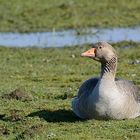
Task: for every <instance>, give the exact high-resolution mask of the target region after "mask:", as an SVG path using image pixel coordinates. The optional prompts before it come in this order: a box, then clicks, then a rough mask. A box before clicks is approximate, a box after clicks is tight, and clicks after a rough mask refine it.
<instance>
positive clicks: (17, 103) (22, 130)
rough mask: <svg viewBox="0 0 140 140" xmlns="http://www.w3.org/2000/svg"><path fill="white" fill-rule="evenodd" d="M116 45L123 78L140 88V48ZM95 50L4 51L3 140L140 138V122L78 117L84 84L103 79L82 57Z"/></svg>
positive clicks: (0, 84) (0, 56) (0, 55)
mask: <svg viewBox="0 0 140 140" xmlns="http://www.w3.org/2000/svg"><path fill="white" fill-rule="evenodd" d="M113 46H114V47H116V49H117V50H118V54H119V65H118V71H117V77H121V78H125V79H129V80H132V81H134V83H135V84H137V85H138V86H140V79H139V77H140V73H139V71H140V66H139V65H140V64H133V63H132V62H133V61H135V60H139V59H140V44H136V43H133V42H122V43H118V44H113ZM89 47H90V46H88V45H86V46H82V47H79V46H77V47H71V48H67V47H66V48H48V49H39V48H24V49H21V48H5V47H0V60H1V61H0V79H1V80H0V139H9V140H11V139H16V140H19V139H34V140H35V139H39V140H44V139H55V140H62V139H64V140H71V139H77V140H78V139H81V140H85V139H87V140H91V139H98V140H100V139H117V140H122V139H131V140H132V139H133V140H138V139H139V137H140V118H136V119H134V120H122V121H115V120H109V121H104V120H100V121H99V120H87V121H83V120H80V119H78V118H77V117H76V116H75V115H74V114H73V112H72V110H71V98H72V97H74V96H75V95H76V94H77V91H78V88H79V86H80V85H81V83H82V82H83V81H84V80H86V79H88V78H90V77H92V76H96V75H98V74H99V64H98V63H97V62H93V60H90V59H86V58H81V57H80V53H81V52H83V51H84V50H86V49H87V48H89ZM29 95H30V96H29ZM28 97H29V100H28ZM31 97H32V98H31ZM30 98H31V99H30Z"/></svg>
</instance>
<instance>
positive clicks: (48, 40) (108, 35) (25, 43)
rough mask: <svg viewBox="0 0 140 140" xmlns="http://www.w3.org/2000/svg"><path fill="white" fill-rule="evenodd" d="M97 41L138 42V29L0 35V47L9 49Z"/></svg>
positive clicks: (92, 29) (62, 45)
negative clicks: (8, 47)
mask: <svg viewBox="0 0 140 140" xmlns="http://www.w3.org/2000/svg"><path fill="white" fill-rule="evenodd" d="M97 41H108V42H114V43H116V42H120V41H134V42H140V27H133V28H109V29H104V28H103V29H98V28H90V29H86V30H82V31H80V34H79V33H77V31H75V30H65V31H58V32H55V31H53V32H35V33H0V45H1V46H10V47H34V46H35V47H43V48H46V47H64V46H73V45H82V44H86V43H95V42H97Z"/></svg>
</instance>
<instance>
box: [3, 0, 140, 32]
mask: <svg viewBox="0 0 140 140" xmlns="http://www.w3.org/2000/svg"><path fill="white" fill-rule="evenodd" d="M0 19H1V20H0V31H14V32H16V31H20V32H28V31H48V30H51V31H52V30H53V31H54V30H57V29H65V28H75V29H78V28H86V27H90V26H92V27H93V26H94V27H113V26H114V27H120V26H123V27H125V26H137V25H139V23H140V1H139V0H131V1H130V0H121V1H120V0H116V1H115V2H114V1H113V0H100V1H99V0H94V1H92V0H59V1H58V0H27V1H23V0H21V1H20V0H10V1H6V0H0Z"/></svg>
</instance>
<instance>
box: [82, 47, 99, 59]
mask: <svg viewBox="0 0 140 140" xmlns="http://www.w3.org/2000/svg"><path fill="white" fill-rule="evenodd" d="M95 50H96V49H95V48H91V49H89V50H88V51H86V52H84V53H82V54H81V56H83V57H90V58H94V57H95Z"/></svg>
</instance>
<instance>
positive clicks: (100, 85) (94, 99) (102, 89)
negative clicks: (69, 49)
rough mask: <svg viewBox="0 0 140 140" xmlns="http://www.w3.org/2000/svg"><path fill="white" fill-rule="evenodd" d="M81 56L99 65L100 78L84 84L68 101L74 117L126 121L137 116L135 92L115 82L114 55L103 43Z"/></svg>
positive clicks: (139, 107) (129, 85) (128, 84)
mask: <svg viewBox="0 0 140 140" xmlns="http://www.w3.org/2000/svg"><path fill="white" fill-rule="evenodd" d="M82 56H86V57H89V58H92V59H94V60H96V61H99V62H100V63H101V74H100V77H99V78H97V77H95V78H90V79H88V80H86V81H85V82H84V83H83V84H82V85H81V87H80V88H79V91H78V95H77V97H75V98H74V99H73V101H72V109H73V111H74V113H75V114H76V115H77V116H79V117H80V118H83V119H91V118H98V119H100V118H109V119H130V118H136V117H138V116H139V115H140V95H139V91H140V90H139V88H138V87H137V86H136V85H134V84H133V83H132V82H130V81H127V80H122V79H117V78H115V74H116V68H117V55H116V52H115V50H114V49H113V48H112V46H111V45H109V44H108V43H106V42H99V43H97V44H95V49H94V48H93V49H90V50H88V51H87V52H85V53H83V54H82Z"/></svg>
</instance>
